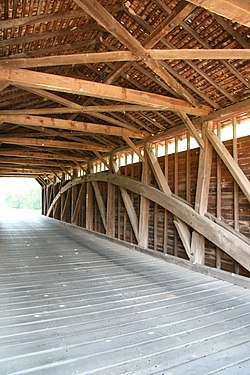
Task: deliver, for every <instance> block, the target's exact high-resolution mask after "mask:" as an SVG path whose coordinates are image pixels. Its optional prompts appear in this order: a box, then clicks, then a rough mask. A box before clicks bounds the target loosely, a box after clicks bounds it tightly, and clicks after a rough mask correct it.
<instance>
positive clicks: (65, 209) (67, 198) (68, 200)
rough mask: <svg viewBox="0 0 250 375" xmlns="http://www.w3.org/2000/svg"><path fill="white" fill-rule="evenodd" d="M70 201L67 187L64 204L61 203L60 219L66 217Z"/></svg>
mask: <svg viewBox="0 0 250 375" xmlns="http://www.w3.org/2000/svg"><path fill="white" fill-rule="evenodd" d="M70 201H71V190H70V189H69V190H68V191H67V195H66V198H65V202H64V205H63V207H62V211H61V220H62V221H66V219H67V214H68V210H69V207H70Z"/></svg>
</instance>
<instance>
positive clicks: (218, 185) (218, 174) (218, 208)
mask: <svg viewBox="0 0 250 375" xmlns="http://www.w3.org/2000/svg"><path fill="white" fill-rule="evenodd" d="M217 135H218V137H219V139H220V137H221V125H220V123H218V124H217ZM216 216H217V218H219V219H221V158H220V157H219V155H218V154H217V155H216ZM215 252H216V268H219V269H221V249H220V248H219V247H217V246H216V248H215Z"/></svg>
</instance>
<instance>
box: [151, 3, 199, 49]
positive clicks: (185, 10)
mask: <svg viewBox="0 0 250 375" xmlns="http://www.w3.org/2000/svg"><path fill="white" fill-rule="evenodd" d="M194 9H195V6H194V5H193V4H189V3H187V2H186V1H185V0H181V1H180V2H179V3H178V4H177V6H176V7H175V8H174V9H173V10H172V12H171V13H170V14H169V15H168V16H167V17H166V18H164V19H163V21H162V22H161V23H160V25H159V26H157V27H156V29H155V30H154V31H153V32H152V33H151V34H150V35H149V37H148V38H147V39H146V41H145V44H144V46H145V47H146V48H153V47H154V46H155V45H156V44H157V43H158V42H159V41H160V40H161V39H162V38H163V37H165V36H166V35H167V34H168V33H169V32H170V31H172V30H173V29H174V28H175V27H176V26H178V25H179V24H180V22H181V21H183V20H184V19H185V18H186V17H187V16H188V15H189V14H190V13H192V11H193V10H194Z"/></svg>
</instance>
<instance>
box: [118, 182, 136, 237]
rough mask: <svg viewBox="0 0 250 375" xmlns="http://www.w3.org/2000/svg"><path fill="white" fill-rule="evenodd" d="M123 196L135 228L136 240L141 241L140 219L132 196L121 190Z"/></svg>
mask: <svg viewBox="0 0 250 375" xmlns="http://www.w3.org/2000/svg"><path fill="white" fill-rule="evenodd" d="M120 191H121V196H122V200H123V203H124V206H125V208H126V211H127V214H128V217H129V220H130V223H131V226H132V228H133V231H134V234H135V238H136V240H137V241H139V229H138V228H139V224H138V217H137V215H136V212H135V209H134V206H133V203H132V200H131V199H130V196H129V195H128V192H127V190H125V189H123V188H121V189H120Z"/></svg>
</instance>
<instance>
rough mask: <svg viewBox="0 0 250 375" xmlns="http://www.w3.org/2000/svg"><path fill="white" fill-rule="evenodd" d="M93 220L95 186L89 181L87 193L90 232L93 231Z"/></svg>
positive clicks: (87, 220)
mask: <svg viewBox="0 0 250 375" xmlns="http://www.w3.org/2000/svg"><path fill="white" fill-rule="evenodd" d="M93 219H94V217H93V186H92V183H91V182H90V181H88V182H87V193H86V228H87V229H89V230H93Z"/></svg>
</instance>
